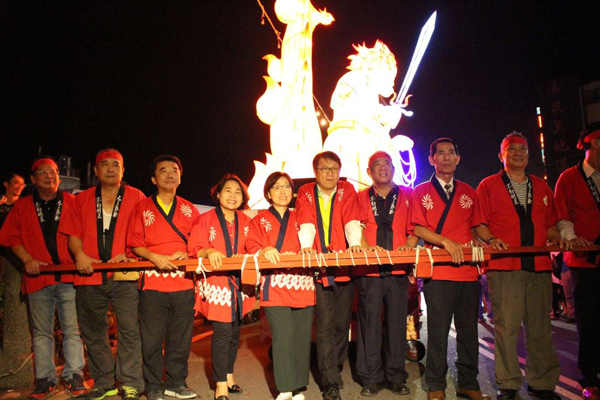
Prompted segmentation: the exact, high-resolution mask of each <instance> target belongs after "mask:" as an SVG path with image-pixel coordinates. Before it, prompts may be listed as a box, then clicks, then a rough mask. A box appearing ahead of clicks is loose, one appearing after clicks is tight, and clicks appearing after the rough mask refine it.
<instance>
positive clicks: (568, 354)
mask: <svg viewBox="0 0 600 400" xmlns="http://www.w3.org/2000/svg"><path fill="white" fill-rule="evenodd" d="M422 321H423V327H422V329H421V341H423V342H424V343H425V342H426V340H427V339H426V338H427V329H426V311H425V313H424V317H423V318H422ZM552 325H553V338H554V344H555V347H556V351H557V354H558V357H559V360H560V363H561V377H560V382H559V385H558V387H557V391H558V393H559V394H560V395H561V396H563V398H565V399H578V398H580V393H581V388H580V387H579V384H578V383H577V377H578V371H577V367H576V366H577V333H576V328H575V324H570V323H566V322H563V321H560V320H558V321H553V322H552ZM211 333H212V330H211V328H210V326H206V325H200V326H198V327H197V328H196V331H195V336H194V343H193V344H192V351H191V354H190V359H189V367H190V373H189V377H188V385H189V386H190V387H191V388H193V389H194V390H196V391H197V392H198V395H199V397H200V398H202V399H213V393H214V392H213V390H212V386H211V385H212V383H211V380H210V379H211V376H212V367H211V357H210V337H211ZM454 336H455V332H454V331H453V330H452V331H451V334H450V338H449V340H450V342H449V356H448V361H449V363H450V365H451V367H450V369H449V373H448V389H447V390H446V396H447V398H448V399H455V398H456V393H455V390H454V388H455V383H456V379H457V378H456V375H457V372H456V368H455V367H454V366H453V364H454V362H455V360H456V346H455V341H454ZM479 343H480V348H479V349H480V355H479V365H480V367H479V368H480V374H479V381H480V384H481V388H482V390H483V391H484V392H485V393H489V394H494V393H495V389H494V337H493V325H491V324H489V323H487V322H486V323H483V324H479ZM270 344H271V340H270V338H269V337H268V335H267V334H265V332H264V330H263V329H262V328H261V324H260V322H259V323H252V324H248V325H245V326H244V327H243V328H242V334H241V341H240V349H239V352H238V359H237V362H236V366H235V377H236V382H237V383H238V384H239V385H240V386H242V388H243V389H244V393H242V394H239V395H232V396H230V398H231V400H243V399H260V400H262V399H274V398H275V397H276V395H277V391H276V388H275V384H274V379H273V368H272V363H271V361H270V359H269V354H268V353H269V347H270ZM352 350H353V347H351V352H350V361H349V362H347V363H346V365H345V366H344V370H343V371H342V376H343V380H344V383H345V386H344V389H342V390H341V394H342V398H343V399H344V400H349V399H359V398H360V399H364V397H362V396H361V395H360V390H361V386H360V385H359V384H358V383H357V382H356V380H357V379H356V374H355V371H354V369H353V367H352V366H353V362H352V361H353V357H354V354H353V353H354V352H353V351H352ZM519 356H520V362H521V368H522V369H523V368H524V365H525V345H524V343H523V340H522V338H521V340H520V342H519ZM407 369H408V372H409V380H408V386H409V388H410V390H411V394H410V395H408V396H396V395H393V394H392V393H391V392H390V391H388V390H383V391H382V392H380V394H379V395H378V396H377V398H378V399H398V400H399V399H406V400H408V399H419V400H420V399H426V387H424V383H423V381H422V379H421V376H422V375H423V372H424V363H414V362H408V363H407ZM316 374H317V368H316V357H313V358H312V362H311V378H310V384H309V386H308V387H307V389H306V391H305V392H304V394H305V396H306V398H307V399H321V393H320V391H319V388H318V386H317V384H316V383H315V376H316ZM91 384H92V381H91V380H90V381H88V382H86V385H88V386H91ZM525 388H526V383H525V384H524V385H523V388H522V389H521V391H520V393H519V395H520V396H521V398H523V399H528V398H529V396H528V395H527V392H526V389H525ZM61 389H62V388H61ZM27 394H28V392H27V389H26V388H20V389H16V390H14V391H12V392H4V393H2V394H0V400H5V399H18V398H23V397H24V396H26V395H27ZM493 397H495V396H493ZM25 398H26V397H25ZM67 398H68V397H67V396H66V395H65V394H64V392H63V391H59V392H58V393H57V394H56V395H54V396H52V400H63V399H67ZM116 398H117V397H115V399H116Z"/></svg>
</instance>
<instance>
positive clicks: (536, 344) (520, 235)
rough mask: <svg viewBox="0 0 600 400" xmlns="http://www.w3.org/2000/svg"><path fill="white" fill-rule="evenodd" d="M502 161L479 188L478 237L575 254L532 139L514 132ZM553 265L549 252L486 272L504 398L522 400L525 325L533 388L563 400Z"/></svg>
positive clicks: (495, 262)
mask: <svg viewBox="0 0 600 400" xmlns="http://www.w3.org/2000/svg"><path fill="white" fill-rule="evenodd" d="M498 158H499V159H500V161H501V162H502V163H503V165H504V168H503V169H502V170H501V171H500V172H499V173H497V174H495V175H492V176H489V177H487V178H485V179H484V180H483V181H481V183H480V184H479V187H478V188H477V201H476V205H477V209H476V215H475V219H476V221H477V224H478V225H479V226H477V228H476V230H477V234H478V236H479V238H480V239H481V240H482V241H483V242H485V243H487V244H488V245H489V246H490V247H492V248H493V249H496V250H506V249H508V248H509V247H510V246H545V245H546V242H547V241H550V242H552V243H554V244H558V245H560V246H561V247H562V248H564V249H569V248H570V247H571V246H572V245H571V244H569V243H568V242H567V241H565V240H563V239H561V237H560V233H559V231H558V229H557V227H556V223H557V222H558V220H559V218H558V214H557V212H556V208H555V205H554V195H553V193H552V190H550V188H549V187H548V185H547V184H546V182H544V180H543V179H541V178H538V177H537V176H533V175H530V174H527V173H526V172H525V168H526V167H527V164H528V162H529V147H528V144H527V139H525V137H523V135H521V134H520V133H517V132H512V133H511V134H509V135H508V136H506V137H505V138H504V140H502V144H501V145H500V153H499V154H498ZM551 271H552V263H551V260H550V258H549V257H548V256H547V255H544V256H533V255H528V254H523V255H520V256H514V257H502V258H497V259H492V260H490V261H489V263H488V267H487V269H486V273H487V279H488V286H489V290H490V296H491V299H492V309H493V311H494V324H495V329H494V340H495V348H494V354H495V361H496V385H497V387H498V392H497V396H498V399H514V398H515V396H516V395H517V392H518V391H519V389H520V387H521V385H522V384H523V376H522V373H521V369H520V366H519V358H518V354H517V338H518V336H519V331H520V329H521V325H523V326H524V330H525V341H526V342H527V353H528V354H527V364H526V366H525V376H526V377H527V383H528V388H527V389H528V391H529V393H530V394H531V395H532V396H535V397H537V398H540V399H556V400H558V399H560V396H558V395H557V394H556V393H555V392H554V387H555V386H556V383H557V382H558V377H559V375H560V372H559V364H558V359H557V357H556V353H555V352H554V347H553V345H552V325H551V323H550V309H551V307H552V273H551Z"/></svg>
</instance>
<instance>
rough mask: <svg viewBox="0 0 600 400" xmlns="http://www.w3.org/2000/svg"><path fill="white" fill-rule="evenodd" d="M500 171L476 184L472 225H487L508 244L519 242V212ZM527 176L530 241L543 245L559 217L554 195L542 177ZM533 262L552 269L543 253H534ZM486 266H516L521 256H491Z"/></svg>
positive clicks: (504, 267) (539, 266) (490, 267)
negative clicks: (529, 186)
mask: <svg viewBox="0 0 600 400" xmlns="http://www.w3.org/2000/svg"><path fill="white" fill-rule="evenodd" d="M502 172H503V171H500V173H498V174H495V175H492V176H488V177H487V178H485V179H484V180H483V181H481V183H480V184H479V186H478V187H477V201H476V205H477V207H476V211H475V221H476V225H479V224H485V225H487V226H488V227H489V229H490V232H491V233H492V235H494V236H495V237H497V238H500V239H502V240H504V241H505V242H506V243H507V244H508V245H509V246H521V229H520V220H519V215H518V214H517V211H516V209H515V206H514V204H513V201H512V200H511V198H510V194H509V193H508V190H507V188H506V185H505V184H504V182H503V180H502ZM528 177H529V179H530V181H531V184H532V188H533V204H532V206H531V207H532V212H531V218H532V222H533V226H534V237H533V245H534V246H545V245H546V241H547V237H548V234H547V231H548V229H549V228H550V227H552V226H553V225H556V223H557V222H558V220H559V219H558V214H557V212H556V208H555V205H554V195H553V194H552V190H551V189H550V188H549V187H548V185H547V184H546V182H544V180H543V179H541V178H538V177H537V176H533V175H528ZM519 207H521V206H519ZM534 265H535V270H536V271H549V270H551V269H552V262H551V260H550V257H549V256H547V255H544V256H538V257H535V260H534ZM486 269H490V270H520V269H521V258H520V257H503V258H497V259H492V260H490V261H489V263H488V266H487V267H486Z"/></svg>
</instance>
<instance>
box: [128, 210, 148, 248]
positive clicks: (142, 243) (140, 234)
mask: <svg viewBox="0 0 600 400" xmlns="http://www.w3.org/2000/svg"><path fill="white" fill-rule="evenodd" d="M143 206H144V204H143V203H142V202H140V203H138V204H137V205H136V206H135V209H134V210H133V212H132V213H131V218H130V220H129V224H128V226H127V247H128V248H130V249H133V248H134V247H146V240H145V238H144V219H143V218H142V215H141V214H142V210H143V209H144V207H143Z"/></svg>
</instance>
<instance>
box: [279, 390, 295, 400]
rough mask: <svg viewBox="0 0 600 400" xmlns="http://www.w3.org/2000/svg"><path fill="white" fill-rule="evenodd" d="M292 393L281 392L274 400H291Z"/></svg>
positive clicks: (292, 397)
mask: <svg viewBox="0 0 600 400" xmlns="http://www.w3.org/2000/svg"><path fill="white" fill-rule="evenodd" d="M293 399H294V396H293V395H292V392H281V393H279V395H278V396H277V398H276V399H275V400H293Z"/></svg>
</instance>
